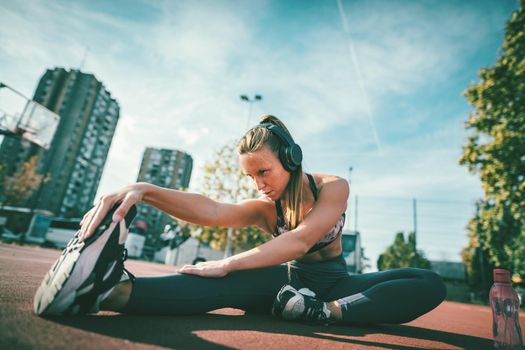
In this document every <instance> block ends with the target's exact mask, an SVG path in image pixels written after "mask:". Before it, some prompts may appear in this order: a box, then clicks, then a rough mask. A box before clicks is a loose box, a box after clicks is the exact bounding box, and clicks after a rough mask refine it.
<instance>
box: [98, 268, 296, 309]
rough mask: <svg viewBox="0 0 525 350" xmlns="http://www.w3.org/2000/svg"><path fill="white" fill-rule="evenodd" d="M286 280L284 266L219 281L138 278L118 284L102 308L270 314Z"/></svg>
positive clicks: (239, 273)
mask: <svg viewBox="0 0 525 350" xmlns="http://www.w3.org/2000/svg"><path fill="white" fill-rule="evenodd" d="M287 281H288V275H287V267H286V265H277V266H271V267H267V268H262V269H254V270H243V271H235V272H232V273H230V274H229V275H227V276H225V277H222V278H204V277H199V276H195V275H188V274H173V275H165V276H150V277H137V278H136V279H135V281H134V282H131V281H126V282H123V283H120V284H119V285H118V286H117V288H115V290H114V291H113V292H112V294H111V295H110V296H109V297H108V299H107V301H105V302H103V303H102V304H101V307H102V309H106V310H108V309H110V310H114V311H120V312H123V313H133V314H164V315H189V314H200V313H205V312H208V311H211V310H215V309H220V308H224V307H233V308H238V309H243V310H246V311H249V312H258V313H270V312H271V308H272V303H273V300H274V298H275V295H276V294H277V293H278V292H279V289H280V288H281V287H282V286H283V285H284V284H286V283H287ZM126 288H128V290H126ZM126 299H129V300H128V301H127V303H126V302H125V301H126Z"/></svg>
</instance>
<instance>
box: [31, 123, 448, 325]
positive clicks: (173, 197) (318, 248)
mask: <svg viewBox="0 0 525 350" xmlns="http://www.w3.org/2000/svg"><path fill="white" fill-rule="evenodd" d="M237 150H238V153H239V161H240V165H241V167H242V169H243V171H244V173H245V174H246V175H248V176H249V177H250V178H251V179H252V180H253V182H254V184H255V186H256V187H257V189H258V190H259V191H260V193H261V197H260V198H258V199H249V200H245V201H243V202H241V203H238V204H227V203H219V202H216V201H214V200H212V199H210V198H207V197H205V196H202V195H199V194H193V193H186V192H180V191H176V190H171V189H166V188H161V187H157V186H154V185H151V184H147V183H136V184H134V185H131V186H128V187H125V188H123V189H121V190H119V191H117V192H114V193H112V194H109V195H106V196H103V197H102V198H101V200H100V201H99V202H98V203H97V205H96V206H95V207H94V208H92V209H91V210H90V211H89V212H87V213H86V215H85V216H84V218H83V220H82V222H81V229H80V231H79V232H78V233H77V235H76V236H75V238H74V239H73V240H72V241H71V242H70V243H69V245H68V247H67V248H66V249H65V250H64V252H63V254H62V255H61V256H60V258H59V259H58V260H57V262H56V263H55V265H54V266H53V268H52V269H51V271H50V272H49V273H48V275H47V276H46V278H45V279H44V281H43V282H42V285H41V286H40V288H39V290H38V292H37V294H36V296H35V312H36V313H37V314H39V315H55V314H83V313H94V312H98V311H99V310H112V311H118V312H122V313H128V314H167V315H189V314H199V313H205V312H208V311H211V310H215V309H219V308H225V307H231V308H238V309H242V310H245V311H247V312H254V313H255V312H256V313H270V312H271V313H272V314H273V315H274V316H276V317H278V318H282V319H286V320H297V321H301V322H307V323H313V324H330V323H336V322H344V323H354V324H355V323H359V324H370V323H405V322H409V321H412V320H414V319H416V318H417V317H419V316H421V315H423V314H425V313H427V312H429V311H430V310H432V309H434V308H435V307H436V306H438V305H439V304H440V303H441V302H442V301H443V300H444V299H445V295H446V288H445V285H444V284H443V281H442V279H441V277H440V276H439V275H437V274H436V273H434V272H432V271H429V270H423V269H417V268H401V269H393V270H389V271H383V272H374V273H366V274H362V275H353V276H350V275H348V273H347V271H346V264H345V261H344V259H343V256H342V248H341V231H342V229H343V226H344V222H345V211H346V206H347V201H348V196H349V187H348V183H347V182H346V181H345V180H344V179H342V178H340V177H337V176H332V175H323V174H307V173H304V172H303V169H302V166H301V162H302V151H301V148H300V147H299V146H298V145H297V144H296V143H295V142H294V141H293V139H292V137H291V135H290V134H289V132H288V130H287V128H286V127H285V126H284V125H283V123H282V122H281V121H280V120H279V119H277V118H276V117H274V116H265V117H263V118H262V119H261V123H260V124H259V125H257V126H255V127H253V128H252V129H250V130H249V131H248V132H246V134H245V135H244V136H243V137H242V139H241V140H240V141H239V144H238V146H237ZM141 201H143V202H145V203H147V204H150V205H152V206H154V207H156V208H158V209H160V210H162V211H164V212H166V213H168V214H170V215H172V216H174V217H176V218H179V219H181V220H184V221H188V222H191V223H195V224H199V225H208V226H224V227H232V228H241V227H246V226H251V225H255V226H257V227H259V228H261V229H262V230H264V231H266V232H270V233H271V234H272V235H273V236H274V238H273V239H272V240H270V241H268V242H266V243H264V244H262V245H260V246H258V247H256V248H253V249H250V250H248V251H245V252H243V253H240V254H236V255H233V256H231V257H229V258H226V259H222V260H218V261H208V262H200V263H198V264H196V265H185V266H183V267H182V268H180V269H179V270H178V271H177V273H174V274H172V275H164V276H149V277H148V276H145V277H135V276H133V275H132V274H131V273H129V272H128V271H127V270H125V269H124V260H125V258H126V255H125V254H123V253H125V249H124V243H125V240H126V237H127V230H128V227H129V224H130V222H131V220H132V219H133V217H134V215H135V212H136V209H135V204H136V203H139V202H141Z"/></svg>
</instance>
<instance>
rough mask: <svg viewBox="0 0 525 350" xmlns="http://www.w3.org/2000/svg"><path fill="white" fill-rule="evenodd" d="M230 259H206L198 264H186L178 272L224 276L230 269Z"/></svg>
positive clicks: (205, 275)
mask: <svg viewBox="0 0 525 350" xmlns="http://www.w3.org/2000/svg"><path fill="white" fill-rule="evenodd" d="M228 266H229V264H228V260H227V259H222V260H217V261H204V262H199V263H197V264H196V265H184V266H183V267H181V268H180V269H179V270H178V271H177V272H179V273H185V274H189V275H197V276H202V277H224V276H226V275H227V274H228V273H229V272H230V271H229V269H228Z"/></svg>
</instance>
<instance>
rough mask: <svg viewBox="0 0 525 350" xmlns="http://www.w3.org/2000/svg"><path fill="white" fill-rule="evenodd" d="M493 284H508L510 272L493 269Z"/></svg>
mask: <svg viewBox="0 0 525 350" xmlns="http://www.w3.org/2000/svg"><path fill="white" fill-rule="evenodd" d="M494 282H499V283H510V272H509V271H508V270H505V269H494Z"/></svg>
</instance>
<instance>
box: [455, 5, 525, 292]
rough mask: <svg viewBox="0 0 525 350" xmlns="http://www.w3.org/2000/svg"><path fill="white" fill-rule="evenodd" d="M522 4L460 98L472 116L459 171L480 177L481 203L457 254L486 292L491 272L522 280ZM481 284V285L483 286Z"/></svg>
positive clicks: (524, 196) (524, 195)
mask: <svg viewBox="0 0 525 350" xmlns="http://www.w3.org/2000/svg"><path fill="white" fill-rule="evenodd" d="M524 7H525V0H520V8H519V9H518V10H516V11H515V12H514V13H513V14H512V16H511V18H510V19H509V21H508V22H507V25H506V28H505V36H504V40H503V45H502V48H501V50H500V52H499V55H498V59H497V62H496V64H495V65H494V66H491V67H487V68H483V69H481V70H480V72H479V76H480V81H479V82H477V83H475V84H473V85H471V86H470V87H469V88H468V89H467V90H466V92H465V96H466V98H467V100H468V101H469V103H470V104H471V105H472V107H473V110H472V112H471V113H470V115H469V118H468V120H467V122H466V124H465V125H466V128H467V129H468V130H469V131H470V135H469V136H468V141H467V143H466V145H465V146H463V155H462V157H461V158H460V160H459V163H460V164H461V165H465V166H467V167H468V170H469V171H470V172H471V173H473V174H478V175H479V176H480V180H481V184H482V188H483V191H484V198H482V199H481V200H480V201H479V202H478V206H479V210H478V213H476V215H475V216H474V217H473V218H472V219H471V220H470V222H469V224H468V226H467V229H468V235H469V243H468V246H467V247H465V248H464V249H463V251H462V258H463V261H464V262H465V263H466V265H467V270H468V273H469V281H470V284H471V286H473V287H480V286H482V287H484V293H485V296H486V293H487V291H488V288H489V287H490V283H489V282H491V281H492V268H493V267H496V266H497V267H502V268H506V269H509V270H510V271H511V272H512V273H515V274H519V275H521V276H522V277H525V100H524V97H525V12H524ZM482 281H485V283H482Z"/></svg>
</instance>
